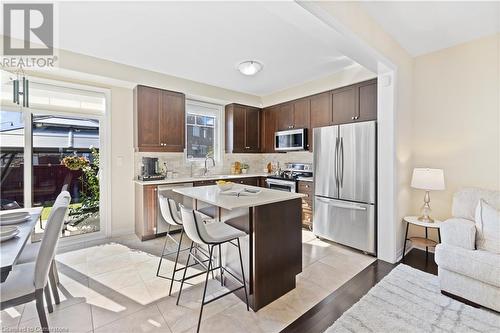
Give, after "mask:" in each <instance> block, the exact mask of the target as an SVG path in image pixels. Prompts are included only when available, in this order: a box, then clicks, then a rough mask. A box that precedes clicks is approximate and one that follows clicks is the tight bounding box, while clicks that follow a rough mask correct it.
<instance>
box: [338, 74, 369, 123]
mask: <svg viewBox="0 0 500 333" xmlns="http://www.w3.org/2000/svg"><path fill="white" fill-rule="evenodd" d="M331 99H332V124H335V125H336V124H346V123H352V122H358V121H367V120H375V119H377V80H376V79H375V80H369V81H365V82H361V83H357V84H353V85H350V86H347V87H343V88H339V89H335V90H333V91H332V92H331Z"/></svg>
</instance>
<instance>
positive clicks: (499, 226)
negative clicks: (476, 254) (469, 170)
mask: <svg viewBox="0 0 500 333" xmlns="http://www.w3.org/2000/svg"><path fill="white" fill-rule="evenodd" d="M476 229H477V230H476V246H477V248H478V249H479V250H485V251H490V252H493V253H497V254H499V253H500V212H499V211H497V210H496V209H495V208H493V207H492V206H490V205H488V204H487V203H486V202H485V201H484V200H482V199H481V200H479V203H478V204H477V208H476ZM499 265H500V263H499Z"/></svg>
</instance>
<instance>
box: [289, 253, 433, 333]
mask: <svg viewBox="0 0 500 333" xmlns="http://www.w3.org/2000/svg"><path fill="white" fill-rule="evenodd" d="M403 263H404V264H406V265H408V266H411V267H413V268H416V269H419V270H422V271H424V272H427V273H431V274H434V275H437V265H436V263H435V262H434V254H433V253H430V252H429V254H428V257H427V258H426V255H425V251H422V250H418V249H413V250H411V251H410V252H409V253H408V254H407V255H406V256H405V260H404V262H403ZM398 264H399V263H398ZM398 264H390V263H387V262H385V261H382V260H376V261H374V262H373V263H372V264H370V265H369V266H368V267H366V268H365V269H364V270H362V271H361V272H360V273H358V274H357V275H356V276H355V277H353V278H352V279H351V280H349V281H348V282H346V283H345V284H344V285H343V286H342V287H340V288H339V289H337V290H336V291H334V292H333V293H331V294H330V295H329V296H327V297H326V298H325V299H323V300H322V301H321V302H320V303H318V304H316V305H315V306H314V307H313V308H311V309H310V310H309V311H307V312H306V313H304V314H303V315H302V316H300V317H299V318H297V319H296V320H295V321H294V322H293V323H291V324H290V325H288V326H287V327H286V328H285V329H283V330H282V331H281V332H282V333H299V332H308V333H316V332H317V333H321V332H324V331H325V330H326V329H327V328H328V327H330V326H331V325H332V324H333V323H334V322H335V320H337V319H338V318H339V317H340V316H341V315H342V314H343V313H344V312H345V311H346V310H348V309H349V308H350V307H351V306H353V305H354V304H355V303H356V302H357V301H359V300H360V299H361V297H363V295H365V294H366V293H367V292H368V291H369V290H370V289H371V288H372V287H373V286H374V285H375V284H377V283H378V282H379V281H380V280H382V278H383V277H384V276H386V275H387V274H389V272H390V271H391V270H392V269H393V268H394V267H396V266H397V265H398Z"/></svg>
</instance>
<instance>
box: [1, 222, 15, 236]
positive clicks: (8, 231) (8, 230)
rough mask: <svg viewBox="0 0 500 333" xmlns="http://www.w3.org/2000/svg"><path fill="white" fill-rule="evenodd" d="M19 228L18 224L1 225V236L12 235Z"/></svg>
mask: <svg viewBox="0 0 500 333" xmlns="http://www.w3.org/2000/svg"><path fill="white" fill-rule="evenodd" d="M17 230H18V228H17V227H16V226H10V225H8V226H1V227H0V237H3V236H7V235H10V234H12V233H14V232H16V231H17Z"/></svg>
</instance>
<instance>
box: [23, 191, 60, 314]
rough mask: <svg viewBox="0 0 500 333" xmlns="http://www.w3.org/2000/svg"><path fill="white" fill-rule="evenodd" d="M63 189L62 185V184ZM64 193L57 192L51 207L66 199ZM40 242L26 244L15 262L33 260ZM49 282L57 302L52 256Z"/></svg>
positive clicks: (55, 268) (57, 281)
mask: <svg viewBox="0 0 500 333" xmlns="http://www.w3.org/2000/svg"><path fill="white" fill-rule="evenodd" d="M63 189H64V186H63ZM65 193H68V192H67V191H64V190H63V191H62V192H61V193H59V195H58V196H57V198H56V200H55V201H54V204H53V207H54V206H57V205H61V204H64V202H65V201H66V194H65ZM52 213H53V210H51V211H50V213H49V217H48V218H47V223H48V221H50V216H51V215H52ZM40 244H41V242H36V243H29V244H26V246H25V247H24V249H23V251H22V252H21V255H20V256H19V258H18V259H17V262H16V264H25V263H29V262H34V261H35V260H36V258H37V256H38V252H39V251H40ZM54 257H55V254H54ZM49 284H50V289H51V290H52V295H53V297H54V303H55V304H59V303H60V298H59V292H58V290H57V285H58V284H59V273H58V271H57V265H56V261H55V259H54V258H52V264H51V267H50V274H49ZM49 312H52V309H51V307H50V306H49Z"/></svg>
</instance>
